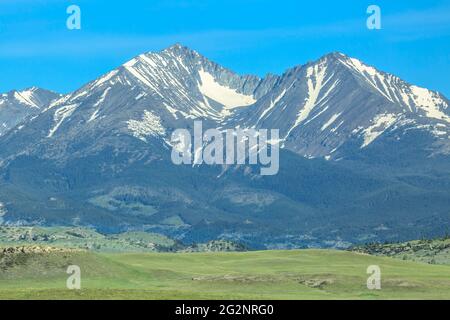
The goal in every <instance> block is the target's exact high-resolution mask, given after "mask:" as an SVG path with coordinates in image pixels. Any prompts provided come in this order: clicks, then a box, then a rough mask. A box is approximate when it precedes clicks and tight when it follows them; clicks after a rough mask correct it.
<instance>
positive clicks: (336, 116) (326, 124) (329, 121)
mask: <svg viewBox="0 0 450 320" xmlns="http://www.w3.org/2000/svg"><path fill="white" fill-rule="evenodd" d="M341 114H342V113H336V114H334V115H333V116H332V117H331V118H330V119H329V120H328V121H327V122H326V123H325V124H324V125H323V126H322V128H320V130H321V131H324V130H325V129H326V128H328V127H329V126H331V125H332V124H333V122H335V121H336V119H337V118H339V117H340V116H341Z"/></svg>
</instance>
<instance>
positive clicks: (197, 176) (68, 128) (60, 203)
mask: <svg viewBox="0 0 450 320" xmlns="http://www.w3.org/2000/svg"><path fill="white" fill-rule="evenodd" d="M33 90H34V91H33ZM33 90H32V93H28V94H21V95H19V94H18V93H17V95H18V96H19V97H22V98H23V100H24V101H29V102H30V104H28V105H26V104H24V105H20V107H24V108H29V109H30V110H33V112H34V113H33V114H31V113H30V114H27V115H25V116H23V117H22V118H21V119H20V120H17V122H16V123H12V122H11V123H9V124H8V128H12V127H15V128H14V130H11V129H10V130H8V131H6V130H5V131H4V135H3V136H2V137H0V147H1V148H0V186H1V187H0V202H1V203H3V208H4V209H5V212H7V213H6V214H4V216H3V221H7V222H8V221H9V222H10V223H42V224H71V223H73V221H76V222H77V223H81V224H85V225H93V226H96V227H98V228H101V229H104V230H106V231H115V230H121V229H128V228H141V229H145V230H156V231H158V232H164V233H169V234H171V235H176V236H178V237H180V238H184V239H187V240H199V239H201V240H204V239H208V238H214V237H225V238H233V239H234V238H238V239H243V240H245V241H249V242H251V243H252V244H255V245H256V246H260V247H264V246H265V247H271V246H273V245H275V244H277V245H279V246H289V245H296V246H297V245H299V244H301V243H308V244H310V245H331V246H332V245H336V244H337V243H342V242H343V241H344V240H345V241H350V242H358V241H360V239H363V238H364V239H366V238H367V237H368V238H374V239H386V238H402V237H403V238H405V237H408V236H411V235H413V234H414V235H416V234H417V232H422V233H429V234H438V233H439V232H441V231H442V230H444V228H447V227H450V226H449V221H450V219H447V217H448V215H449V212H448V210H447V208H448V207H449V204H450V192H449V191H450V187H449V186H450V176H449V175H448V169H449V167H450V165H449V163H450V162H449V161H448V160H449V154H450V108H449V101H448V100H447V99H446V98H445V97H444V96H442V95H441V94H439V93H437V92H433V91H430V90H427V89H424V88H419V87H417V86H415V85H411V84H408V83H406V82H405V81H403V80H401V79H399V78H398V77H395V76H394V75H391V74H388V73H385V72H382V71H378V70H377V69H375V68H373V67H370V66H368V65H366V64H364V63H363V62H361V61H359V60H357V59H354V58H350V57H347V56H345V55H343V54H341V53H332V54H328V55H326V56H324V57H322V58H320V59H319V60H317V61H314V62H310V63H307V64H305V65H301V66H297V67H294V68H292V69H289V70H287V71H286V72H285V73H283V74H282V75H279V76H276V75H269V76H267V77H265V78H263V79H261V78H259V77H256V76H248V75H247V76H241V75H238V74H236V73H234V72H232V71H230V70H228V69H226V68H223V67H221V66H220V65H218V64H216V63H214V62H212V61H210V60H208V59H207V58H205V57H203V56H201V55H200V54H199V53H197V52H195V51H193V50H190V49H188V48H186V47H183V46H181V45H175V46H172V47H170V48H167V49H165V50H163V51H161V52H157V53H146V54H142V55H139V56H137V57H136V58H134V59H132V60H130V61H128V62H126V63H125V64H123V65H122V66H119V67H118V68H116V69H114V70H112V71H111V72H108V73H107V74H105V75H103V76H101V77H99V78H98V79H96V80H94V81H92V82H90V83H88V84H86V85H85V86H83V87H81V88H80V89H78V90H76V91H74V92H72V93H69V94H67V95H64V96H55V95H51V94H48V95H42V96H40V95H38V94H37V90H38V89H33ZM27 92H28V91H27ZM14 95H15V93H10V94H8V97H9V100H8V101H11V99H13V97H14ZM24 96H25V97H27V98H25V97H24ZM39 97H41V98H39ZM44 97H45V98H44ZM55 98H57V99H55ZM0 101H1V100H0ZM26 110H28V109H26ZM1 112H2V104H1V102H0V120H1V119H3V118H2V114H1ZM30 115H32V116H30ZM196 119H202V120H203V121H204V126H207V127H219V128H221V129H225V128H234V127H237V126H239V127H241V128H244V127H255V128H265V129H279V130H280V138H281V139H282V141H281V144H282V153H281V155H280V161H281V164H280V173H279V174H278V175H277V176H274V177H270V178H267V177H264V178H262V177H260V176H258V175H256V174H253V170H252V168H251V167H250V166H244V167H239V166H237V167H235V168H232V170H226V174H224V170H223V169H224V168H222V167H220V166H217V167H215V166H212V167H210V166H200V167H191V166H181V167H180V166H175V165H173V164H172V163H171V161H170V141H169V138H170V135H171V133H172V131H173V130H175V129H178V128H192V126H193V121H194V120H196ZM19 122H21V124H20V125H19V126H17V124H18V123H19ZM305 158H306V159H305ZM326 160H328V161H326ZM227 169H230V168H227ZM387 212H388V213H389V215H386V213H387ZM405 221H407V223H404V222H405ZM380 225H383V226H385V227H383V229H377V228H378V227H379V226H380ZM418 226H423V227H421V228H420V227H419V228H418ZM386 230H389V232H388V231H386ZM345 241H344V242H345Z"/></svg>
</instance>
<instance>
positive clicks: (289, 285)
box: [0, 250, 450, 300]
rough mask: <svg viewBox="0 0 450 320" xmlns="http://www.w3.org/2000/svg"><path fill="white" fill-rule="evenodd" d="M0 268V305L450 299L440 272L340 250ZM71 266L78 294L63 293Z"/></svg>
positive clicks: (64, 258) (52, 261)
mask: <svg viewBox="0 0 450 320" xmlns="http://www.w3.org/2000/svg"><path fill="white" fill-rule="evenodd" d="M1 259H3V260H1ZM0 261H2V262H1V263H0V267H1V268H0V299H164V300H166V299H450V266H448V265H430V264H424V263H417V262H410V261H402V260H398V259H393V258H386V257H376V256H369V255H363V254H359V253H354V252H345V251H333V250H296V251H259V252H241V253H92V252H67V253H66V252H64V253H60V252H58V253H45V254H19V255H17V256H16V257H14V259H9V260H5V259H4V258H2V257H1V256H0ZM73 264H75V265H79V266H80V268H81V286H82V289H81V290H68V289H67V288H66V279H67V277H68V276H69V275H67V274H66V268H67V266H68V265H73ZM369 265H378V266H379V267H380V268H381V272H382V276H381V279H382V281H381V283H382V289H381V290H376V291H371V290H368V289H367V287H366V281H367V278H368V276H369V275H368V274H366V270H367V267H368V266H369Z"/></svg>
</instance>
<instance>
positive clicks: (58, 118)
mask: <svg viewBox="0 0 450 320" xmlns="http://www.w3.org/2000/svg"><path fill="white" fill-rule="evenodd" d="M77 107H78V104H70V105H67V106H63V107H61V108H59V109H57V110H56V111H55V113H54V115H53V121H54V122H55V125H54V126H53V127H52V128H51V129H50V131H49V132H48V135H47V138H51V137H53V135H54V134H55V132H56V131H57V130H58V128H59V127H60V126H61V124H62V123H63V122H64V120H66V119H67V118H68V117H70V116H71V115H72V113H73V112H74V111H75V109H76V108H77Z"/></svg>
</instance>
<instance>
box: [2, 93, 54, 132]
mask: <svg viewBox="0 0 450 320" xmlns="http://www.w3.org/2000/svg"><path fill="white" fill-rule="evenodd" d="M58 97H59V95H58V94H57V93H54V92H51V91H48V90H44V89H40V88H36V87H32V88H29V89H25V90H22V91H16V90H13V91H10V92H8V93H4V94H0V136H2V135H3V134H5V133H6V132H7V131H9V130H10V129H12V128H13V127H15V126H17V125H18V124H20V123H22V122H23V121H24V120H25V119H26V118H28V117H30V116H35V115H37V114H39V113H40V112H41V111H42V109H43V108H44V107H46V106H48V105H49V104H50V103H51V102H52V101H53V100H55V99H57V98H58Z"/></svg>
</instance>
